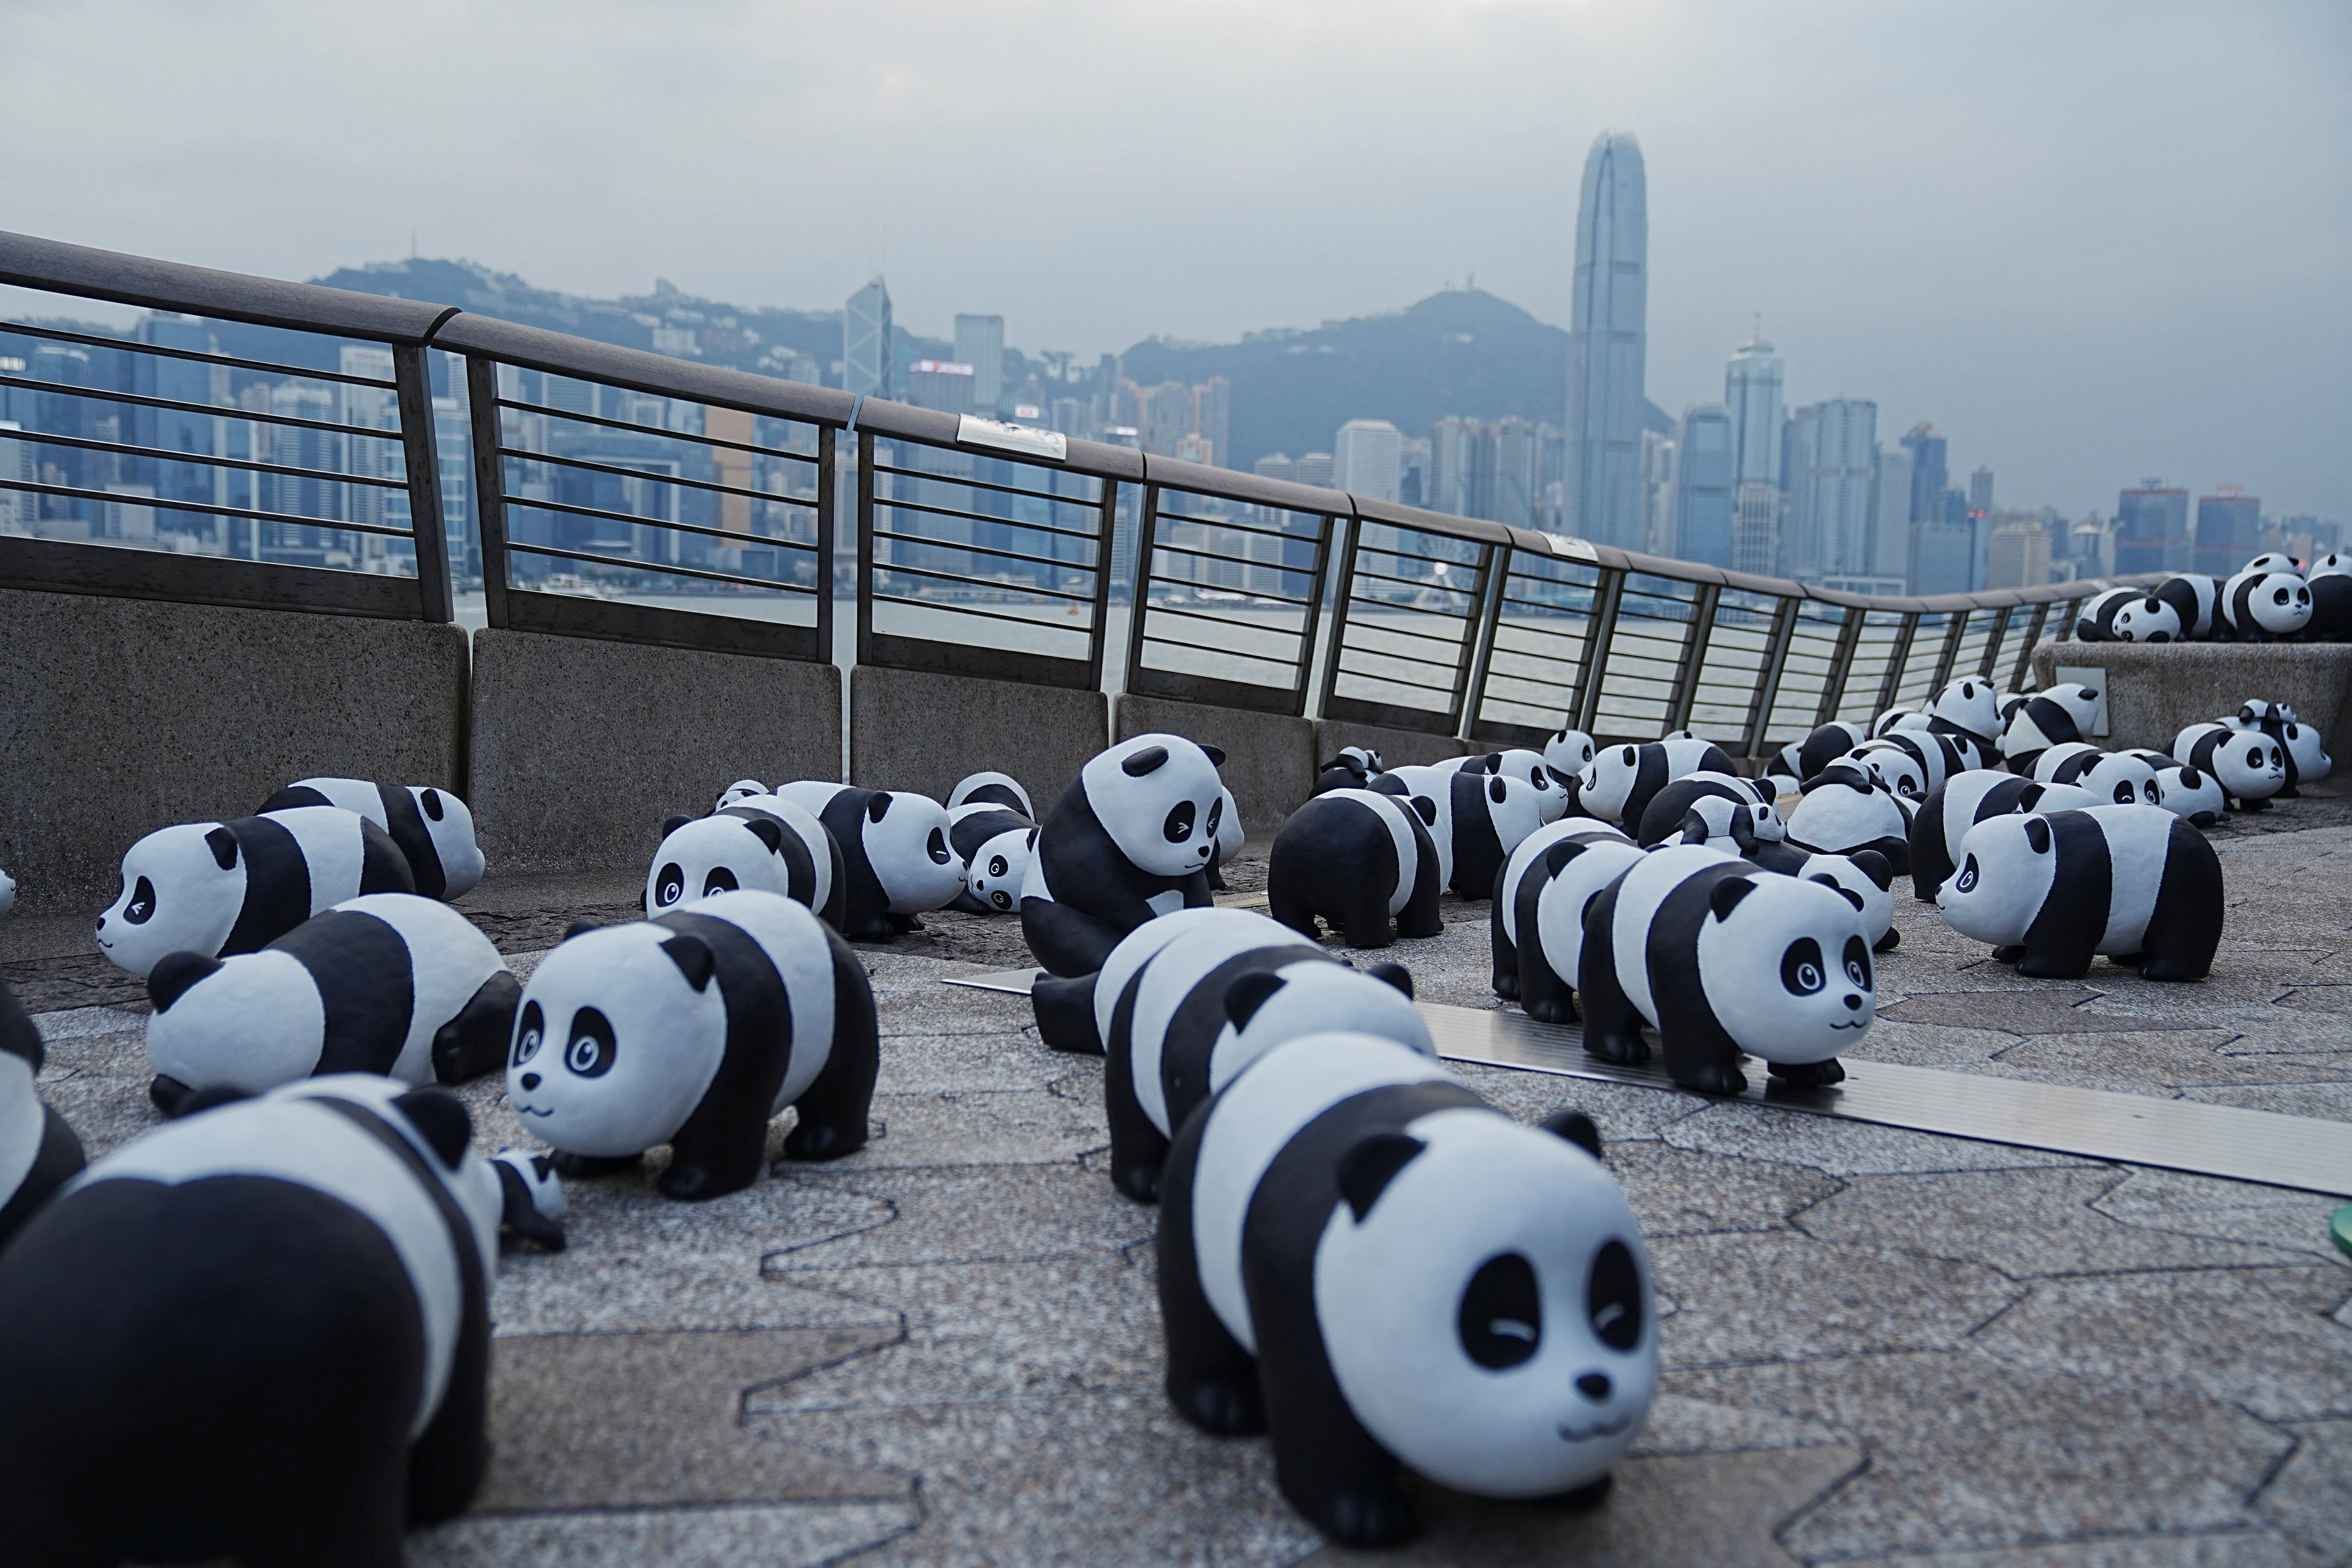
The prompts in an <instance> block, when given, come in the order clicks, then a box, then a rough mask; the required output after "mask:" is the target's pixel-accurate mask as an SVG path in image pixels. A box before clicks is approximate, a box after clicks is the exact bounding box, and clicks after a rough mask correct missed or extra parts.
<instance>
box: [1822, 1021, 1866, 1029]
mask: <svg viewBox="0 0 2352 1568" xmlns="http://www.w3.org/2000/svg"><path fill="white" fill-rule="evenodd" d="M1830 1027H1831V1028H1832V1029H1867V1028H1868V1027H1870V1020H1869V1019H1867V1018H1857V1019H1855V1020H1854V1021H1853V1023H1851V1024H1832V1025H1831V1026H1830Z"/></svg>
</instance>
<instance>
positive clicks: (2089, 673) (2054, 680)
mask: <svg viewBox="0 0 2352 1568" xmlns="http://www.w3.org/2000/svg"><path fill="white" fill-rule="evenodd" d="M2050 683H2051V684H2052V685H2053V686H2087V687H2089V688H2090V689H2092V690H2094V691H2095V692H2097V693H2098V694H2099V710H2098V711H2097V712H2096V713H2094V714H2092V715H2091V733H2092V734H2094V735H2104V734H2105V733H2106V732H2107V672H2106V670H2105V669H2104V668H2101V667H2100V666H2098V665H2095V664H2062V665H2060V666H2059V667H2058V668H2056V669H2055V670H2053V672H2052V674H2051V682H2050Z"/></svg>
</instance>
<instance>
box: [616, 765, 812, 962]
mask: <svg viewBox="0 0 2352 1568" xmlns="http://www.w3.org/2000/svg"><path fill="white" fill-rule="evenodd" d="M738 889H756V890H758V891H760V892H763V893H782V895H783V896H784V897H786V898H788V899H791V900H793V901H794V902H795V903H802V904H806V905H807V906H808V907H809V908H810V909H812V910H815V911H816V915H817V918H818V919H819V920H822V921H824V923H825V924H827V925H829V926H831V927H833V928H834V929H835V931H839V930H840V929H841V928H842V923H843V921H845V919H846V918H847V910H848V900H849V877H848V873H847V869H846V868H845V865H844V863H843V860H842V854H841V845H840V843H839V841H838V840H836V839H835V837H833V833H832V831H831V830H830V829H828V828H827V827H826V826H824V823H822V822H820V821H818V820H817V819H816V817H815V816H812V815H811V814H810V813H809V811H808V810H807V808H806V807H804V806H801V805H794V804H793V802H791V801H789V800H786V799H785V798H784V797H783V796H782V795H741V796H739V797H738V798H737V799H735V800H734V801H733V802H731V803H730V804H729V805H723V806H720V807H719V809H718V810H717V811H714V812H712V813H711V814H710V815H709V816H673V817H671V818H670V819H669V820H668V821H667V822H666V823H664V824H663V825H662V841H661V844H660V847H657V848H656V849H655V851H654V858H653V864H652V865H651V866H650V867H648V868H646V914H647V915H649V916H650V915H666V914H667V913H669V911H670V910H674V909H677V908H678V907H679V906H681V905H683V904H689V903H692V902H693V901H694V900H697V899H707V898H709V896H710V895H711V894H713V893H731V892H734V891H737V890H738Z"/></svg>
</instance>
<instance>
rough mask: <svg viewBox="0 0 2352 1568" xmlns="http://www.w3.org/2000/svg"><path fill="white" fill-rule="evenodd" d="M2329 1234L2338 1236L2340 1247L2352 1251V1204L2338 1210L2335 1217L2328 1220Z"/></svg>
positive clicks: (2338, 1245)
mask: <svg viewBox="0 0 2352 1568" xmlns="http://www.w3.org/2000/svg"><path fill="white" fill-rule="evenodd" d="M2327 1234H2328V1235H2330V1236H2332V1237H2335V1238H2336V1246H2337V1247H2339V1248H2341V1249H2342V1250H2343V1251H2345V1252H2347V1253H2352V1204H2346V1205H2344V1206H2343V1207H2342V1208H2340V1209H2337V1210H2336V1215H2335V1217H2334V1218H2333V1219H2330V1220H2329V1221H2328V1222H2327Z"/></svg>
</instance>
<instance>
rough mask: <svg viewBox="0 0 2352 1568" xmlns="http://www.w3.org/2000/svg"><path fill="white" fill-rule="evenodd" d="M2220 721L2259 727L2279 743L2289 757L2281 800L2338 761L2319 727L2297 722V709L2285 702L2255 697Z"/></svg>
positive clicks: (2245, 727)
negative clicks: (2330, 753)
mask: <svg viewBox="0 0 2352 1568" xmlns="http://www.w3.org/2000/svg"><path fill="white" fill-rule="evenodd" d="M2221 722H2223V723H2225V724H2229V725H2231V726H2232V727H2233V728H2235V729H2240V730H2258V731H2261V732H2262V733H2263V734H2265V735H2268V736H2269V737H2270V738H2271V739H2272V740H2273V741H2276V742H2278V743H2279V750H2280V752H2281V753H2282V754H2283V755H2284V757H2285V759H2286V787H2285V788H2284V789H2282V790H2280V791H2279V792H2278V793H2279V798H2280V799H2282V800H2288V799H2293V798H2294V797H2295V796H2296V795H2301V794H2302V793H2303V792H2302V789H2301V787H2300V786H2301V785H2302V784H2303V783H2304V781H2305V780H2306V779H2308V780H2311V781H2313V782H2317V781H2318V780H2320V779H2324V778H2326V776H2327V774H2328V773H2329V772H2330V771H2331V770H2332V769H2333V768H2334V767H2335V765H2336V763H2335V760H2334V759H2333V758H2331V757H2329V756H2328V754H2327V752H2326V750H2325V749H2324V748H2323V747H2322V746H2321V744H2320V741H2319V731H2316V730H2315V729H2313V728H2311V726H2309V725H2308V724H2304V723H2300V722H2298V721H2296V719H2295V712H2294V709H2292V708H2290V707H2288V706H2287V705H2286V704H2285V703H2284V702H2265V701H2263V700H2260V699H2256V700H2253V701H2251V702H2247V703H2244V704H2243V705H2242V706H2241V707H2240V708H2239V709H2238V713H2237V717H2235V718H2234V719H2224V720H2223V721H2221Z"/></svg>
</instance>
